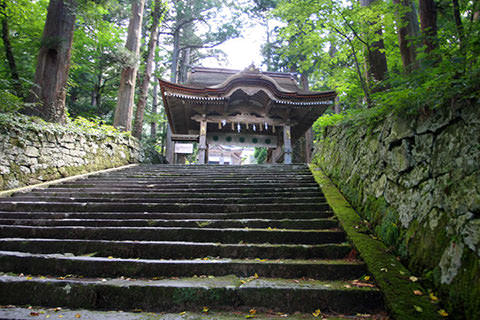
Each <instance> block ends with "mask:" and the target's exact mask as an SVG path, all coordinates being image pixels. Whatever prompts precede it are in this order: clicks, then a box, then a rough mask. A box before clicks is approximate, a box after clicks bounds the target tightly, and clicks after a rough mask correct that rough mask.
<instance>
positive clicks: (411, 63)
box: [393, 0, 418, 73]
mask: <svg viewBox="0 0 480 320" xmlns="http://www.w3.org/2000/svg"><path fill="white" fill-rule="evenodd" d="M393 2H394V3H396V4H398V5H399V6H401V8H402V11H403V10H407V12H406V13H405V14H404V15H402V14H401V13H399V12H397V14H396V16H397V25H398V46H399V47H400V55H401V57H402V64H403V67H404V69H405V71H406V72H407V73H408V72H411V71H412V70H415V69H417V68H418V62H417V54H416V49H417V45H416V38H417V37H418V23H417V13H416V12H415V7H414V6H413V2H412V0H393Z"/></svg>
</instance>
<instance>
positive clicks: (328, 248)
mask: <svg viewBox="0 0 480 320" xmlns="http://www.w3.org/2000/svg"><path fill="white" fill-rule="evenodd" d="M0 250H4V251H22V252H31V253H61V252H68V253H71V254H74V255H76V256H82V255H89V256H100V257H102V256H103V257H108V256H112V257H120V258H143V259H194V258H204V257H221V258H232V259H242V258H250V259H256V258H258V259H344V258H345V257H347V255H348V254H349V253H350V251H351V250H352V248H351V246H350V245H349V244H345V243H340V244H331V243H327V244H314V245H305V244H302V245H296V244H268V243H266V244H248V243H244V244H224V243H213V242H185V241H138V240H135V241H111V240H73V239H39V238H0Z"/></svg>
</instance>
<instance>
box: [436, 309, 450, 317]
mask: <svg viewBox="0 0 480 320" xmlns="http://www.w3.org/2000/svg"><path fill="white" fill-rule="evenodd" d="M438 314H439V315H441V316H442V317H448V313H447V311H445V310H443V309H440V310H438Z"/></svg>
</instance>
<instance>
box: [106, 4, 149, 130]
mask: <svg viewBox="0 0 480 320" xmlns="http://www.w3.org/2000/svg"><path fill="white" fill-rule="evenodd" d="M144 6H145V0H135V1H132V15H131V17H130V22H129V24H128V35H127V43H126V45H125V47H126V48H127V50H128V51H130V52H131V54H132V55H133V57H134V62H133V63H132V64H129V65H127V66H125V67H124V68H123V70H122V75H121V78H120V88H119V89H118V99H117V108H116V109H115V116H114V119H113V125H114V126H115V128H118V129H121V130H123V131H130V130H131V129H132V116H133V100H134V97H135V82H136V78H137V70H138V56H139V53H140V34H141V29H142V21H143V7H144Z"/></svg>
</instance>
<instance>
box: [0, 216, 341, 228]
mask: <svg viewBox="0 0 480 320" xmlns="http://www.w3.org/2000/svg"><path fill="white" fill-rule="evenodd" d="M0 225H23V226H84V227H190V228H195V227H200V228H203V227H209V228H267V229H268V228H271V229H307V230H318V229H333V228H338V221H337V220H336V219H333V218H323V219H280V220H278V219H177V220H173V219H172V220H167V219H153V220H148V219H29V217H28V216H26V217H25V219H2V218H0Z"/></svg>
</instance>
